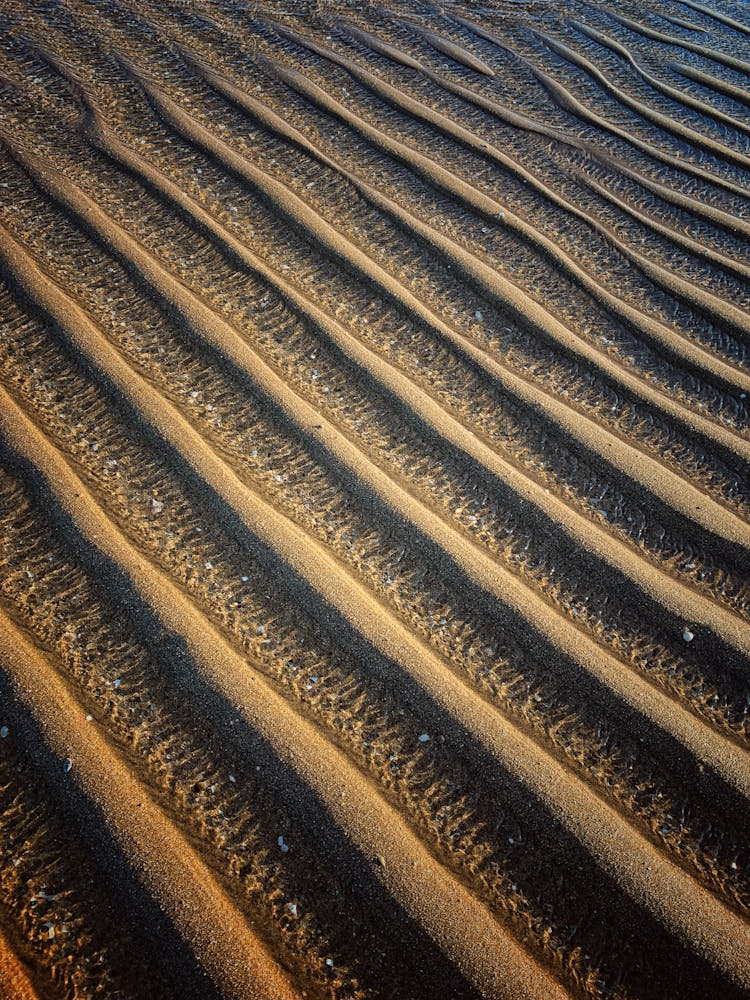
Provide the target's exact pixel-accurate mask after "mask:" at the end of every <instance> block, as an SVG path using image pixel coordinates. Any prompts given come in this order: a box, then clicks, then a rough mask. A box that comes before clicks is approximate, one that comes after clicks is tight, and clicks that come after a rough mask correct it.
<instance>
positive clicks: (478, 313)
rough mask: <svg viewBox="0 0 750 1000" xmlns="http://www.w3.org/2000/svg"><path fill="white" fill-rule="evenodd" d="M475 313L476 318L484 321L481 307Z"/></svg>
mask: <svg viewBox="0 0 750 1000" xmlns="http://www.w3.org/2000/svg"><path fill="white" fill-rule="evenodd" d="M474 315H475V316H476V318H477V319H478V320H479V322H480V323H481V322H482V310H481V309H477V311H476V312H475V313H474Z"/></svg>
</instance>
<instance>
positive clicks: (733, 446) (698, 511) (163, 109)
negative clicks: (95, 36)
mask: <svg viewBox="0 0 750 1000" xmlns="http://www.w3.org/2000/svg"><path fill="white" fill-rule="evenodd" d="M141 84H142V86H144V88H147V90H148V93H149V99H150V100H151V101H152V103H154V105H155V106H156V107H157V109H158V111H159V113H160V115H161V117H163V118H164V119H165V120H166V121H167V122H168V124H170V125H171V126H172V127H173V128H175V129H176V130H177V131H178V132H179V133H180V134H184V135H185V137H186V138H188V139H189V140H190V141H191V142H194V143H195V144H196V145H197V146H198V147H199V148H200V149H202V150H204V151H206V152H207V153H208V154H209V155H210V156H212V157H213V158H214V159H215V160H216V161H217V162H218V163H219V164H220V165H221V166H222V167H223V168H225V169H227V170H228V171H229V172H230V173H232V174H235V175H236V176H238V177H239V178H240V179H241V180H243V181H244V182H246V183H248V184H249V185H250V186H251V187H252V189H254V190H257V191H259V192H260V193H261V194H262V196H263V197H264V198H265V199H268V200H269V201H270V202H271V204H272V205H273V207H274V208H275V209H278V211H280V212H281V214H282V215H283V216H284V217H285V218H287V219H288V220H289V221H290V222H291V223H292V224H293V226H295V227H298V228H300V229H301V230H302V231H303V232H304V233H305V234H306V235H308V236H309V237H310V238H311V239H312V240H313V242H314V243H317V244H319V245H321V246H322V247H323V248H324V250H325V251H326V252H328V253H329V254H332V255H333V256H334V257H335V258H337V259H339V260H342V261H343V262H345V264H346V265H347V267H348V268H350V269H352V270H353V271H354V273H355V274H361V275H363V276H364V277H365V278H367V279H368V280H369V281H371V282H373V283H374V284H376V287H378V288H379V289H381V290H382V291H383V292H384V293H385V294H387V295H388V297H389V298H391V299H392V300H393V301H395V302H396V303H397V304H398V305H399V306H400V307H401V308H402V309H403V310H404V312H405V313H406V314H407V315H414V316H416V317H418V318H419V319H421V320H422V321H423V322H424V323H425V324H426V325H427V326H428V328H429V329H430V330H433V331H435V333H436V334H437V335H438V337H439V338H440V339H441V340H445V341H447V342H448V343H450V344H451V345H452V346H453V347H456V348H458V350H459V352H460V353H461V355H463V356H465V357H467V358H468V359H469V360H470V361H471V362H473V363H475V364H477V363H478V364H479V366H480V367H481V368H482V370H483V371H484V372H486V373H487V374H488V375H490V377H491V378H492V379H493V380H496V381H497V382H499V383H500V384H501V385H502V386H503V387H504V388H505V387H506V386H507V387H512V388H511V390H510V391H511V392H512V393H513V395H516V396H518V397H520V398H521V399H523V400H524V401H526V400H529V401H531V400H532V399H533V403H532V405H534V407H535V408H537V409H544V410H545V411H546V412H548V413H554V414H555V420H556V422H557V423H558V424H560V425H561V426H562V427H564V429H565V430H566V431H567V432H570V431H572V430H573V429H575V432H576V433H575V436H576V437H577V438H578V440H581V439H583V440H584V441H585V444H586V447H588V448H591V447H592V444H593V443H594V441H596V442H597V445H596V446H595V450H596V451H597V453H598V454H599V455H601V456H602V457H603V458H604V459H605V461H607V462H609V461H611V460H612V459H613V458H614V457H615V456H617V458H620V454H618V452H619V453H622V452H625V453H627V451H626V447H625V446H623V445H620V443H619V442H616V441H615V440H614V439H611V440H608V441H606V442H603V441H602V440H601V429H600V428H597V429H596V430H594V431H593V433H592V434H585V430H586V429H587V428H586V423H585V422H584V420H583V419H582V418H581V416H580V415H578V414H576V415H575V417H573V413H572V412H571V411H570V410H568V408H567V407H565V406H561V405H560V404H559V403H558V402H557V401H556V400H554V399H551V398H550V397H549V396H548V395H547V394H546V393H543V392H539V390H537V389H536V388H535V387H534V386H532V385H531V384H530V383H526V382H522V381H521V380H520V379H518V378H517V377H516V376H514V375H512V374H511V373H510V372H509V371H508V370H507V369H506V368H505V367H504V366H502V365H500V364H499V363H498V362H497V361H495V360H494V358H491V357H489V356H488V355H487V354H486V352H485V351H483V350H482V349H481V348H479V347H477V346H476V345H475V344H474V343H473V342H471V341H469V340H468V339H467V338H466V337H464V336H463V335H461V334H459V333H457V332H456V331H455V330H453V329H452V328H451V327H449V326H447V324H445V323H444V322H443V321H442V320H440V319H439V318H438V317H437V316H436V315H435V314H434V313H433V312H431V310H429V309H428V308H427V307H425V306H424V305H423V304H422V302H421V301H420V300H419V299H418V298H417V297H416V296H415V295H413V294H412V293H410V292H409V291H408V290H406V289H405V288H404V286H403V285H402V284H401V283H400V282H399V281H398V280H396V279H394V278H393V277H392V276H391V275H390V274H389V273H388V272H386V271H385V270H384V269H383V268H382V267H380V266H379V265H378V264H376V263H375V262H374V261H373V260H372V258H370V257H368V256H367V255H366V254H364V253H363V252H362V251H361V250H360V249H359V248H357V247H356V246H354V245H353V244H352V243H351V242H350V241H349V240H348V239H346V238H345V237H343V236H342V235H341V234H340V233H339V232H338V231H337V230H335V229H334V228H333V227H332V226H330V224H328V223H327V222H325V220H323V219H322V218H321V216H320V215H318V213H317V212H315V211H314V210H312V209H311V208H310V207H309V205H307V204H306V203H305V202H303V201H302V200H301V199H300V198H299V197H297V195H295V194H294V193H293V192H291V191H290V190H289V189H288V188H286V187H285V186H283V185H281V184H279V183H278V182H277V181H275V180H274V179H273V178H272V177H270V176H269V175H268V174H265V173H264V172H263V171H261V170H259V169H258V168H257V167H255V166H254V165H253V164H252V163H251V162H250V161H249V160H248V159H247V158H246V157H243V156H241V155H239V154H237V153H236V152H234V151H233V150H232V149H231V147H229V146H227V144H226V143H224V142H223V141H221V140H219V139H217V138H216V137H214V136H213V135H212V134H211V133H210V131H209V130H207V129H206V128H205V127H204V126H202V125H200V123H198V122H197V121H196V120H195V119H193V118H192V117H191V116H190V115H188V114H187V113H186V112H184V111H182V110H181V109H180V108H179V107H178V106H177V105H176V104H175V103H174V102H173V101H172V100H171V98H169V97H168V96H167V95H166V94H165V93H164V92H163V91H161V90H160V89H159V88H157V87H156V86H155V85H154V84H152V83H150V82H145V81H144V80H141ZM9 141H10V140H9V139H8V138H7V137H6V139H5V142H6V144H7V143H9ZM9 148H10V147H9ZM14 156H15V157H16V158H18V157H19V156H23V157H25V158H26V162H27V164H31V163H32V162H33V158H29V155H28V154H26V153H22V152H21V151H20V150H19V149H18V148H16V150H15V153H14ZM32 169H33V168H32ZM51 176H52V175H51V173H50V171H47V174H45V175H40V179H41V182H43V183H44V184H46V185H47V190H49V184H50V178H51ZM60 180H61V178H60V176H59V175H58V181H60ZM68 183H69V182H68ZM58 187H59V183H58ZM91 205H92V207H91V208H90V209H89V213H88V214H89V223H88V224H89V225H91V220H93V219H94V218H95V217H96V213H97V211H98V210H97V209H96V207H95V206H94V205H93V203H91ZM516 291H517V290H516ZM527 303H530V304H528V305H527ZM524 308H526V309H528V310H529V312H528V313H526V314H525V321H526V323H530V322H533V323H534V325H535V326H537V327H540V328H541V329H542V330H545V329H548V330H549V336H550V339H553V338H554V339H555V340H556V341H560V342H562V343H563V344H565V343H566V342H568V341H569V340H570V339H571V338H572V334H571V333H570V331H568V330H567V328H565V327H563V326H562V324H560V323H559V322H558V321H556V320H555V319H554V318H553V317H551V316H550V315H549V314H548V313H546V311H545V310H544V309H542V307H541V306H539V305H538V304H537V303H535V302H533V300H528V299H527V298H526V297H524V301H523V303H518V304H517V305H516V309H517V310H518V311H519V313H520V314H523V310H524ZM582 350H583V349H582ZM602 367H606V368H607V369H610V368H611V369H614V372H613V375H614V376H615V377H617V380H618V382H622V383H623V384H624V385H626V387H627V389H628V391H629V392H632V394H633V395H634V396H635V397H636V398H643V399H644V400H647V401H648V402H649V403H650V402H651V401H652V400H653V402H654V404H655V405H656V406H657V407H658V408H659V409H660V410H662V411H666V412H667V413H668V414H669V415H670V416H671V417H673V419H675V421H676V422H679V423H680V424H681V425H683V426H686V427H687V428H688V429H689V430H690V431H691V433H692V434H698V435H700V436H701V437H703V436H704V435H705V436H706V437H707V438H708V440H710V441H711V442H713V445H714V447H716V446H717V445H719V444H720V446H721V448H722V449H725V450H726V453H727V454H728V455H731V456H733V457H734V459H735V460H739V461H741V462H743V461H745V456H746V454H747V456H748V457H750V445H748V444H747V443H746V442H745V440H744V438H742V437H740V436H738V435H736V434H734V433H732V432H731V431H728V430H724V429H723V428H720V427H718V426H717V425H715V424H713V423H711V422H710V421H707V420H705V419H704V418H702V417H700V416H698V415H696V414H692V413H690V414H688V413H687V412H686V411H685V410H684V409H683V408H682V407H681V406H679V405H678V404H675V403H674V402H673V401H671V400H667V399H665V397H664V396H663V395H662V394H660V393H659V392H657V391H656V390H652V389H650V387H648V386H646V385H644V384H643V383H641V382H640V381H639V380H638V379H636V378H635V377H633V376H630V375H629V374H628V373H625V372H621V371H619V370H618V369H617V366H615V365H614V363H613V362H608V361H605V360H604V359H602ZM540 403H541V404H542V406H540V405H539V404H540ZM562 412H564V413H565V419H564V420H563V419H561V418H560V417H559V416H558V413H560V414H561V415H562ZM592 430H593V428H592ZM592 450H593V449H592ZM635 455H637V458H636V460H635V461H629V462H628V463H627V466H625V464H624V463H623V466H622V468H623V471H626V472H627V474H628V475H633V476H634V478H636V480H637V481H638V482H639V483H640V484H642V485H645V486H647V487H648V488H649V489H651V490H652V491H653V492H654V493H656V495H657V496H659V498H660V499H663V500H665V501H666V502H667V503H668V504H670V505H672V506H674V507H676V508H677V509H678V510H679V511H680V513H681V514H683V515H684V516H687V517H689V518H690V519H691V520H693V521H696V522H697V523H699V524H700V525H701V527H703V528H704V529H705V530H707V531H709V532H711V533H714V534H716V535H718V536H720V537H722V538H724V539H725V540H727V541H731V542H732V543H734V544H739V545H745V544H747V530H746V526H745V525H744V524H742V523H741V522H739V521H738V520H737V519H736V518H735V517H734V516H733V515H732V514H730V513H729V512H728V511H726V510H724V509H723V508H721V507H719V505H718V504H716V503H714V502H712V501H711V500H710V499H708V498H706V497H705V494H703V493H702V492H700V493H699V492H697V491H696V492H693V490H692V488H691V487H690V486H689V485H687V484H683V485H682V486H681V488H680V490H679V491H676V490H673V489H670V488H669V487H667V489H666V490H665V489H664V487H663V486H662V487H661V489H659V488H658V487H657V485H656V484H657V483H658V482H659V480H661V482H662V483H663V482H664V480H665V479H667V481H668V480H669V477H668V476H667V477H664V475H663V471H664V470H663V466H661V464H660V463H657V462H654V461H652V460H649V458H648V457H647V456H645V455H644V454H643V452H642V451H637V452H636V453H635ZM631 470H632V471H631ZM636 470H637V471H636ZM649 473H651V474H649ZM653 473H655V475H654V474H653Z"/></svg>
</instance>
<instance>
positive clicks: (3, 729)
mask: <svg viewBox="0 0 750 1000" xmlns="http://www.w3.org/2000/svg"><path fill="white" fill-rule="evenodd" d="M9 732H10V729H8V727H7V726H0V740H4V739H5V737H6V736H7V735H8V733H9Z"/></svg>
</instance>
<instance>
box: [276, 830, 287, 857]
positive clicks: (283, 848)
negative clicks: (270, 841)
mask: <svg viewBox="0 0 750 1000" xmlns="http://www.w3.org/2000/svg"><path fill="white" fill-rule="evenodd" d="M276 843H277V844H278V845H279V847H280V848H281V852H282V854H286V852H287V851H288V850H289V844H285V843H284V837H283V834H282V836H280V837H278V838H277V840H276Z"/></svg>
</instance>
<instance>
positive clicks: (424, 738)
mask: <svg viewBox="0 0 750 1000" xmlns="http://www.w3.org/2000/svg"><path fill="white" fill-rule="evenodd" d="M429 740H430V735H429V733H422V735H421V736H420V737H419V742H420V743H429Z"/></svg>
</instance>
